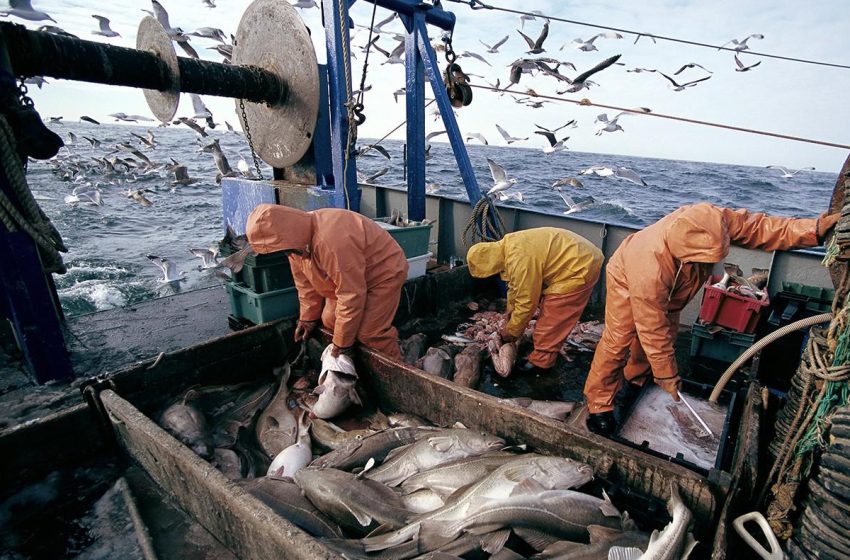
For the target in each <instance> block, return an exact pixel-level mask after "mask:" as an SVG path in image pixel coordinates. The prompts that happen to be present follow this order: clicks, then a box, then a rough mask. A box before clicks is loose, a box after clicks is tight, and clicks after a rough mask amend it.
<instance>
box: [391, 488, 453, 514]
mask: <svg viewBox="0 0 850 560" xmlns="http://www.w3.org/2000/svg"><path fill="white" fill-rule="evenodd" d="M401 501H402V503H403V504H404V507H405V508H406V509H407V510H408V511H411V512H412V513H429V512H432V511H434V510H435V509H438V508H441V507H443V506H444V505H446V501H445V499H443V497H442V496H440V495H439V494H437V493H436V492H434V491H433V490H431V489H430V488H421V489H419V490H416V491H415V492H411V493H410V494H404V495H403V496H402V497H401Z"/></svg>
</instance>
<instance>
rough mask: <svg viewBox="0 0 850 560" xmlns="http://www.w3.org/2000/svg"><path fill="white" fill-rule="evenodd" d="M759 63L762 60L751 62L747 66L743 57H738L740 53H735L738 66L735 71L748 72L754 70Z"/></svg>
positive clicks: (736, 65)
mask: <svg viewBox="0 0 850 560" xmlns="http://www.w3.org/2000/svg"><path fill="white" fill-rule="evenodd" d="M759 64H761V60H759V61H758V62H756V63H755V64H750V65H749V66H745V65H744V63H743V62H741V59H740V58H738V53H735V67H736V68H735V72H746V71H748V70H752V69H753V68H755V67H756V66H758V65H759Z"/></svg>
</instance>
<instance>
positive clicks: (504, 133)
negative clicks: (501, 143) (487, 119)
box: [496, 124, 528, 144]
mask: <svg viewBox="0 0 850 560" xmlns="http://www.w3.org/2000/svg"><path fill="white" fill-rule="evenodd" d="M496 130H498V131H499V134H501V135H502V138H504V139H505V142H507V143H508V144H513V143H514V142H518V141H520V140H528V136H526V137H525V138H517V137H516V136H511V135H510V134H508V131H507V130H505V129H504V128H502V127H501V126H499V125H498V124H497V125H496Z"/></svg>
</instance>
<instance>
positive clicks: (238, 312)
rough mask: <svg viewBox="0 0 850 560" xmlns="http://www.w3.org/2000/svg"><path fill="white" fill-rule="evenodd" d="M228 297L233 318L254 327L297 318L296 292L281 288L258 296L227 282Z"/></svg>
mask: <svg viewBox="0 0 850 560" xmlns="http://www.w3.org/2000/svg"><path fill="white" fill-rule="evenodd" d="M224 287H225V289H226V290H227V295H228V296H230V311H231V313H232V315H233V316H234V317H237V318H239V319H246V320H248V321H250V322H252V323H254V324H255V325H259V324H260V323H266V322H268V321H274V320H275V319H284V318H287V317H297V316H298V291H297V290H296V289H295V288H294V287H293V288H283V289H282V290H275V291H273V292H266V293H264V294H258V293H256V292H253V291H252V290H250V289H249V288H248V287H247V286H245V285H244V284H236V283H234V282H228V283H227V284H225V285H224Z"/></svg>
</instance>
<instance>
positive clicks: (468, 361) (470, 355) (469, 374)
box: [453, 344, 484, 389]
mask: <svg viewBox="0 0 850 560" xmlns="http://www.w3.org/2000/svg"><path fill="white" fill-rule="evenodd" d="M483 359H484V349H483V348H482V347H481V346H479V345H478V344H470V345H469V346H467V347H466V348H464V349H463V351H462V352H461V353H460V354H458V355H457V356H455V375H454V379H453V381H454V382H455V383H456V384H458V385H462V386H463V387H469V388H470V389H475V388H476V387H478V382H479V381H481V361H482V360H483Z"/></svg>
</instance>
